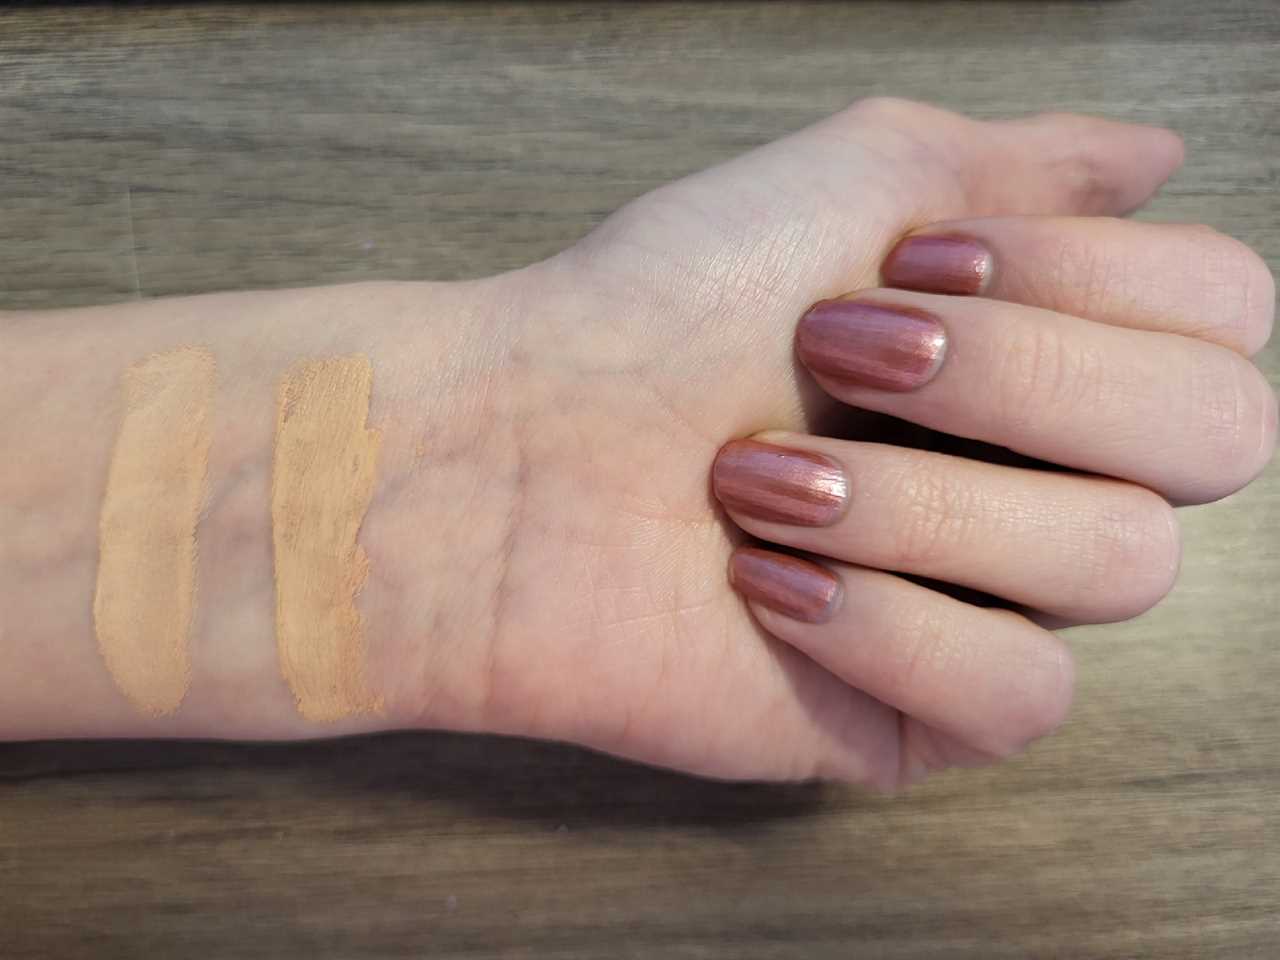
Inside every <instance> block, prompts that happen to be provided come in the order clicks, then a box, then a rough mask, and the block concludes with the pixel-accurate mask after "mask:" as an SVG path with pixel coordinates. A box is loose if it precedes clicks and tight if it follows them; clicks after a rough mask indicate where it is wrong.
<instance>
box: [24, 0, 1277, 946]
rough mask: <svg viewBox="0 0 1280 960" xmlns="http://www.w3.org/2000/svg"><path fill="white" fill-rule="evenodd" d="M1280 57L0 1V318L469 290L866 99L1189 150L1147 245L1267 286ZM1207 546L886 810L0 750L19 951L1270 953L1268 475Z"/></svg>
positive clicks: (898, 21) (582, 780)
mask: <svg viewBox="0 0 1280 960" xmlns="http://www.w3.org/2000/svg"><path fill="white" fill-rule="evenodd" d="M1277 43H1280V8H1278V7H1277V6H1276V5H1275V4H1273V3H1270V2H1267V0H1256V2H1241V0H1236V2H1226V3H1218V4H1200V3H1196V2H1193V0H1170V2H1154V0H1143V2H1130V3H1089V4H1083V3H1081V4H1076V3H1030V2H1027V3H1022V2H973V3H963V2H942V3H865V4H850V5H835V4H827V3H785V4H783V3H774V4H741V3H705V4H697V5H684V4H644V5H621V6H615V5H605V4H601V5H577V4H562V3H541V4H527V5H523V4H491V3H475V4H467V3H440V4H431V5H425V4H422V5H419V4H384V3H374V4H363V5H341V4H312V3H295V4H279V5H264V6H238V5H231V6H226V5H219V4H209V5H190V6H185V5H184V6H180V7H175V8H166V7H153V6H147V7H128V6H124V7H115V6H88V7H80V6H74V7H65V8H64V7H54V6H11V7H6V8H4V9H2V10H0V307H19V306H51V305H58V304H74V303H88V302H105V301H110V300H122V299H129V298H132V297H136V296H153V295H159V294H166V293H183V292H194V291H201V290H211V289H224V288H231V287H249V286H278V285H292V284H305V283H321V282H334V281H339V280H351V279H357V278H370V277H406V278H407V277H431V278H441V279H445V278H457V277H466V276H480V275H484V274H488V273H492V272H495V271H498V270H502V269H506V268H509V267H514V266H518V265H520V264H523V263H527V262H529V261H531V260H534V259H537V258H540V257H543V256H546V255H548V254H550V253H552V252H554V251H556V250H558V249H560V248H562V247H563V246H564V245H566V244H568V243H570V242H572V241H573V240H574V239H576V238H577V237H579V236H581V235H583V234H584V233H585V232H586V231H588V230H589V229H590V228H591V227H592V226H593V225H594V224H595V223H597V222H599V220H601V219H602V218H603V217H604V216H605V215H606V214H607V213H608V212H609V211H610V210H612V209H614V208H616V207H617V206H618V205H620V204H621V203H623V202H625V201H626V200H627V199H629V198H631V197H633V196H636V195H638V194H640V193H642V192H644V191H645V190H647V189H649V188H650V187H652V186H655V185H657V184H659V183H662V182H664V181H666V180H668V179H670V178H672V177H675V176H679V175H681V174H683V173H685V172H688V171H691V170H695V169H698V168H701V167H703V166H706V165H708V164H710V163H714V162H716V161H718V160H721V159H724V158H726V157H729V156H732V155H733V154H735V153H737V152H739V151H741V150H742V149H745V148H748V147H750V146H752V145H754V144H757V143H762V142H765V141H767V140H769V139H772V138H774V137H776V136H779V135H781V134H783V133H786V132H788V131H790V130H792V129H795V128H796V127H798V126H801V125H803V124H805V123H807V122H809V121H811V120H813V119H816V118H817V117H819V116H821V115H823V114H825V113H827V112H829V111H831V110H834V109H837V108H838V107H840V106H841V105H843V104H844V103H845V102H847V101H848V100H850V99H852V98H854V97H856V96H858V95H862V94H868V93H894V94H898V95H904V96H912V97H917V98H921V99H927V100H933V101H935V102H939V103H942V104H945V105H949V106H953V107H956V108H959V109H964V110H968V111H970V112H973V113H976V114H979V115H983V116H995V115H1005V114H1010V113H1021V112H1026V111H1029V110H1032V109H1035V108H1040V107H1044V108H1052V109H1073V110H1080V111H1088V112H1101V113H1104V114H1109V115H1112V116H1116V117H1121V118H1128V119H1135V120H1144V121H1152V122H1160V123H1167V124H1170V125H1172V126H1174V127H1176V128H1178V129H1180V130H1182V131H1183V132H1184V133H1185V134H1186V136H1187V140H1188V145H1189V148H1190V157H1189V161H1188V164H1187V167H1186V168H1185V170H1184V171H1183V172H1181V173H1180V174H1179V175H1178V176H1177V177H1176V178H1175V180H1174V181H1173V183H1172V184H1171V185H1170V187H1169V188H1168V190H1167V191H1166V192H1165V193H1164V194H1163V195H1162V196H1161V197H1160V198H1159V199H1158V200H1157V201H1156V203H1155V205H1154V206H1153V207H1152V209H1151V210H1150V211H1149V212H1148V213H1146V214H1144V215H1145V216H1150V217H1152V218H1155V219H1166V220H1203V221H1207V222H1210V223H1213V224H1215V225H1216V226H1218V227H1220V228H1221V229H1224V230H1226V231H1228V232H1231V233H1233V234H1235V235H1237V236H1239V237H1241V238H1242V239H1244V240H1246V241H1247V242H1249V243H1251V244H1253V245H1254V246H1255V247H1257V248H1258V249H1259V250H1260V251H1261V252H1262V253H1263V255H1264V256H1265V257H1266V258H1267V259H1268V260H1269V261H1270V262H1271V263H1272V264H1273V265H1275V264H1276V263H1280V193H1278V192H1277V185H1278V184H1280V166H1278V163H1280V160H1278V159H1277V158H1280V72H1278V71H1277V70H1276V69H1275V51H1276V50H1277ZM1262 362H1263V365H1264V368H1265V369H1267V371H1268V372H1269V374H1270V375H1271V376H1272V378H1273V382H1274V381H1275V379H1276V377H1277V375H1278V374H1280V347H1277V346H1274V345H1273V346H1272V347H1270V348H1268V351H1267V352H1266V354H1265V355H1264V357H1263V359H1262ZM1183 519H1184V525H1185V531H1186V544H1187V559H1186V562H1185V564H1184V569H1183V574H1182V577H1181V581H1180V583H1179V586H1178V588H1177V589H1176V591H1175V592H1174V594H1173V595H1172V596H1171V597H1170V599H1169V600H1168V601H1167V602H1166V603H1165V604H1164V605H1163V606H1162V607H1161V608H1159V609H1158V610H1157V611H1156V612H1154V613H1152V614H1150V615H1148V616H1146V617H1143V618H1141V619H1139V620H1137V621H1134V622H1131V623H1128V624H1125V625H1121V626H1110V627H1102V628H1088V629H1081V630H1076V631H1072V633H1071V636H1072V638H1073V640H1074V642H1075V646H1076V649H1077V652H1078V654H1079V658H1080V665H1081V676H1080V692H1079V698H1078V707H1077V709H1076V712H1075V715H1074V717H1073V719H1072V720H1071V722H1070V723H1069V724H1068V726H1067V727H1066V729H1065V730H1064V731H1063V732H1062V733H1061V734H1060V735H1059V736H1058V737H1057V738H1055V739H1053V740H1051V741H1049V742H1047V743H1044V744H1042V745H1040V746H1038V747H1037V748H1036V749H1034V750H1033V751H1032V752H1031V754H1030V755H1029V756H1027V757H1025V758H1023V759H1021V760H1019V761H1017V762H1015V763H1014V764H1012V765H1009V766H1006V767H1004V768H1001V769H997V770H992V771H984V772H980V773H971V774H953V775H948V776H946V777H943V778H941V779H939V780H938V781H937V782H935V783H932V784H930V785H928V786H926V787H925V788H924V789H922V790H919V791H917V792H914V793H912V794H911V795H909V796H908V797H906V798H905V799H901V800H896V801H888V800H882V799H876V798H868V797H865V796H862V795H861V794H859V793H857V792H855V791H850V790H844V789H837V788H832V787H825V788H819V787H794V786H792V787H763V786H735V785H725V784H711V783H703V782H700V781H695V780H690V779H687V778H684V777H680V776H677V775H673V774H668V773H664V772H659V771H651V770H647V769H644V768H639V767H634V766H631V765H627V764H623V763H619V762H615V761H613V760H609V759H607V758H602V757H599V756H596V755H593V754H588V753H585V752H581V751H578V750H574V749H571V748H565V747H558V746H552V745H542V744H526V743H521V742H514V741H503V740H497V739H492V738H472V737H462V736H454V735H431V734H423V735H408V734H405V735H394V736H387V737H376V738H370V739H367V740H365V741H362V742H361V743H359V744H358V745H356V744H351V743H341V742H340V743H318V744H305V745H294V746H264V745H258V746H245V745H228V744H185V743H178V744H136V743H121V744H82V743H69V744H19V745H8V746H3V747H0V955H3V956H5V957H6V958H8V957H14V958H18V957H32V958H35V957H50V956H57V957H60V958H74V957H94V958H104V957H107V958H109V957H136V956H172V955H210V956H217V957H224V958H234V957H256V956H281V955H283V956H295V955H306V956H313V957H347V958H354V957H369V958H373V957H379V958H381V957H388V958H390V957H410V956H423V955H426V956H431V957H438V958H455V957H456V958H489V957H494V958H496V957H504V958H507V957H515V958H519V957H539V958H587V957H598V956H604V955H607V956H611V957H621V958H626V957H645V958H648V957H653V956H664V957H684V958H696V957H719V956H728V957H735V958H777V957H784V956H785V957H792V956H803V957H805V958H825V957H833V958H834V957H847V956H859V957H877V958H880V957H883V958H961V957H963V958H968V957H973V958H1004V957H1010V958H1012V957H1025V956H1053V957H1082V958H1083V957H1089V958H1112V957H1114V958H1121V957H1134V956H1159V957H1162V958H1180V957H1187V958H1190V957H1203V956H1231V957H1233V958H1235V957H1269V956H1273V955H1274V947H1273V945H1274V944H1275V943H1276V942H1277V940H1278V939H1280V909H1277V898H1278V897H1280V853H1277V851H1276V850H1275V848H1274V844H1273V843H1272V844H1268V838H1273V837H1274V836H1275V834H1276V830H1277V828H1278V826H1280V824H1278V823H1277V812H1276V811H1277V804H1276V800H1275V798H1276V795H1277V790H1280V733H1278V731H1280V723H1278V721H1280V700H1277V698H1276V694H1275V691H1276V690H1277V689H1280V658H1277V657H1276V655H1275V649H1276V643H1277V640H1280V628H1278V627H1277V623H1278V622H1280V591H1277V589H1276V586H1275V585H1276V582H1277V578H1278V577H1280V472H1277V470H1276V469H1274V468H1273V469H1272V470H1271V471H1270V472H1269V473H1268V474H1267V475H1266V476H1265V477H1264V478H1263V480H1262V481H1260V482H1259V483H1257V484H1255V485H1254V486H1253V487H1251V488H1249V489H1248V490H1247V491H1245V492H1244V493H1242V494H1239V495H1237V496H1235V497H1232V498H1230V499H1229V500H1228V501H1227V502H1225V503H1221V504H1216V505H1212V506H1207V507H1200V508H1196V509H1194V510H1189V511H1184V512H1183Z"/></svg>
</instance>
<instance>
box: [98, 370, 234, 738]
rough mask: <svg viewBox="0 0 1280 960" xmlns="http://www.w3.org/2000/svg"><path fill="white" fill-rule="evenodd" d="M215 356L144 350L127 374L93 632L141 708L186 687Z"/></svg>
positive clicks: (164, 708) (163, 706)
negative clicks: (145, 354) (144, 352)
mask: <svg viewBox="0 0 1280 960" xmlns="http://www.w3.org/2000/svg"><path fill="white" fill-rule="evenodd" d="M214 377H215V370H214V360H213V355H212V354H211V353H210V352H209V351H208V350H205V349H203V348H196V347H188V348H183V349H179V350H174V351H171V352H169V353H159V354H154V355H152V356H150V357H147V358H146V359H144V360H141V361H139V362H138V363H135V364H134V365H133V366H132V367H130V368H129V369H128V370H127V371H125V374H124V376H123V378H122V389H123V394H124V416H123V419H122V421H121V424H120V432H119V435H118V436H117V437H116V443H115V449H114V450H113V452H112V456H111V465H110V467H109V469H108V473H107V490H106V495H105V497H104V498H103V502H102V513H101V515H100V517H99V524H98V580H97V587H96V590H95V592H94V598H93V621H94V631H95V633H96V634H97V638H98V646H99V648H100V649H101V651H102V657H103V659H104V660H105V661H106V664H107V668H108V669H109V670H110V672H111V676H112V678H114V680H115V682H116V685H117V686H118V687H119V688H120V690H121V691H122V692H123V693H124V695H125V696H126V697H128V698H129V700H130V701H132V703H133V704H134V705H135V706H137V707H138V708H139V709H140V710H142V711H143V712H145V713H149V714H156V715H159V714H166V713H172V712H173V711H174V710H176V709H177V708H178V705H179V704H180V703H181V702H182V698H183V697H184V696H185V695H186V692H187V686H188V683H189V678H190V673H191V664H190V656H189V654H188V649H187V647H188V635H189V634H190V632H191V620H192V614H193V611H194V609H195V595H196V576H195V573H196V571H195V567H196V525H197V523H198V522H199V519H200V511H201V506H202V504H203V500H204V488H205V474H206V472H207V469H208V460H209V435H210V424H209V419H210V408H211V406H212V403H213V389H214Z"/></svg>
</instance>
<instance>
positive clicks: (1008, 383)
mask: <svg viewBox="0 0 1280 960" xmlns="http://www.w3.org/2000/svg"><path fill="white" fill-rule="evenodd" d="M1007 329H1008V330H1009V331H1010V333H1009V338H1008V340H1007V341H1004V342H1000V341H1001V340H1002V339H1003V338H996V342H994V343H993V348H994V349H995V350H996V351H998V353H997V355H996V356H994V357H993V358H992V368H993V370H994V380H993V389H994V396H995V400H996V403H997V404H998V410H999V413H1000V416H1001V418H1002V420H1003V421H1004V424H1005V426H1006V427H1007V428H1008V429H1009V430H1010V431H1012V432H1013V433H1014V434H1015V435H1018V436H1021V435H1024V434H1025V433H1027V432H1029V431H1031V430H1040V429H1043V428H1044V425H1045V424H1046V422H1053V423H1056V422H1061V421H1062V420H1063V419H1064V418H1065V417H1071V418H1076V417H1081V416H1083V417H1088V416H1090V415H1092V414H1093V413H1094V412H1096V411H1097V410H1098V409H1099V408H1100V407H1102V406H1103V405H1105V404H1106V403H1108V402H1109V400H1110V399H1112V398H1111V397H1110V393H1111V389H1110V387H1112V386H1113V384H1111V382H1110V380H1109V379H1108V377H1107V375H1106V373H1107V363H1106V358H1105V357H1104V356H1103V355H1102V353H1101V351H1100V350H1099V349H1098V348H1097V347H1096V346H1094V345H1091V344H1090V343H1088V342H1079V343H1068V342H1067V340H1066V338H1065V337H1064V336H1063V335H1062V332H1061V330H1059V328H1058V327H1056V326H1055V325H1053V324H1051V323H1049V322H1041V321H1039V320H1032V321H1030V322H1021V323H1016V322H1015V323H1011V324H1009V326H1008V328H1007Z"/></svg>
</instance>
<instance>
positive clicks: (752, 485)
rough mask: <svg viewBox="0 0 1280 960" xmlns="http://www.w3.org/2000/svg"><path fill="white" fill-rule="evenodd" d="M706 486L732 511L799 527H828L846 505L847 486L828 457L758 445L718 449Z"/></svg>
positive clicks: (742, 442)
mask: <svg viewBox="0 0 1280 960" xmlns="http://www.w3.org/2000/svg"><path fill="white" fill-rule="evenodd" d="M711 484H712V487H713V488H714V489H715V493H716V499H718V500H719V501H720V502H721V503H723V504H724V505H725V507H727V508H728V509H729V510H731V511H734V512H736V513H742V514H746V515H747V516H749V517H754V518H756V519H757V520H772V521H775V522H777V523H794V524H797V525H799V526H802V527H826V526H830V525H831V524H833V523H835V522H836V521H837V520H839V519H840V516H841V515H842V514H843V513H844V509H845V506H846V505H847V504H848V502H849V481H848V480H846V479H845V475H844V470H843V469H842V468H841V466H840V464H838V463H836V462H835V461H834V460H832V459H831V458H830V457H824V456H823V455H822V454H820V453H810V452H809V451H807V450H795V449H792V448H790V447H779V446H775V445H773V444H771V443H761V442H760V441H758V440H734V441H732V442H730V443H726V444H725V445H724V446H723V447H721V448H720V452H719V453H718V454H717V455H716V462H715V464H714V465H713V466H712V468H711Z"/></svg>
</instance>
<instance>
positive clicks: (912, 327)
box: [796, 300, 947, 391]
mask: <svg viewBox="0 0 1280 960" xmlns="http://www.w3.org/2000/svg"><path fill="white" fill-rule="evenodd" d="M796 350H797V352H798V353H799V354H800V359H801V360H803V361H804V364H805V366H807V367H808V368H809V369H810V370H812V371H813V372H814V373H820V374H824V375H826V376H828V377H832V378H834V379H836V380H845V381H848V382H850V383H853V384H859V385H862V386H868V387H878V388H880V389H881V390H897V391H905V390H915V389H917V388H919V387H922V386H924V385H925V384H926V383H928V382H929V381H930V380H931V379H933V375H934V374H936V373H937V372H938V368H939V367H941V366H942V358H943V356H944V355H945V354H946V352H947V334H946V331H945V330H944V329H943V327H942V323H941V321H939V320H938V318H937V317H935V316H934V315H933V314H932V313H929V312H928V311H926V310H917V309H915V308H913V307H891V306H887V305H885V304H882V303H869V302H867V301H864V300H822V301H819V302H818V303H815V304H814V305H813V306H812V307H810V308H809V312H808V313H806V314H805V315H804V316H803V317H801V318H800V324H799V326H798V327H797V328H796Z"/></svg>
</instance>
